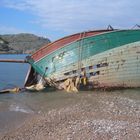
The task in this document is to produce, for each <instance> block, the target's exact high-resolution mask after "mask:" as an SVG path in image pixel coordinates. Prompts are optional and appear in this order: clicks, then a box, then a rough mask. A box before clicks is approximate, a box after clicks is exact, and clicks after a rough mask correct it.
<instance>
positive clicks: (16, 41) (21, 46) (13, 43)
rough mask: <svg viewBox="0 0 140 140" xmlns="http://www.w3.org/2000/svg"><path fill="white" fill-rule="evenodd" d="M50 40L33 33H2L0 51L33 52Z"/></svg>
mask: <svg viewBox="0 0 140 140" xmlns="http://www.w3.org/2000/svg"><path fill="white" fill-rule="evenodd" d="M48 43H50V40H49V39H47V38H43V37H38V36H36V35H33V34H25V33H21V34H15V35H0V53H33V52H35V51H36V50H38V49H39V48H41V47H42V46H44V45H46V44H48Z"/></svg>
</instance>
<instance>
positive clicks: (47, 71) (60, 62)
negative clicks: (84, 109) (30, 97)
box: [25, 29, 140, 89]
mask: <svg viewBox="0 0 140 140" xmlns="http://www.w3.org/2000/svg"><path fill="white" fill-rule="evenodd" d="M27 62H28V63H30V64H31V69H30V71H29V73H28V78H27V79H26V83H25V86H30V85H32V84H33V83H36V82H37V78H36V73H37V74H39V75H41V76H42V77H43V78H44V79H45V81H46V82H47V85H50V86H54V87H56V88H64V89H65V87H64V85H66V86H67V85H68V84H67V83H70V82H68V81H67V80H68V79H71V80H69V81H72V82H73V83H74V85H75V87H77V88H80V87H83V86H85V87H86V88H114V87H117V88H118V87H140V30H139V29H131V30H113V29H107V30H96V31H87V32H82V33H77V34H73V35H70V36H67V37H64V38H62V39H59V40H57V41H54V42H53V43H50V44H48V45H47V46H44V47H42V48H41V49H39V50H38V51H36V52H35V53H34V54H32V55H31V56H28V57H27Z"/></svg>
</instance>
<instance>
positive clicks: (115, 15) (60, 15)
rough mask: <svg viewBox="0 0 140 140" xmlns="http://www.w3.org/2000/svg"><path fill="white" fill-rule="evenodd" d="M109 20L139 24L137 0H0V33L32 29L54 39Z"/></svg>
mask: <svg viewBox="0 0 140 140" xmlns="http://www.w3.org/2000/svg"><path fill="white" fill-rule="evenodd" d="M109 24H110V25H111V26H113V27H114V28H120V29H122V28H132V27H133V26H134V25H136V24H140V0H0V34H17V33H33V34H36V35H39V36H43V37H47V38H49V39H50V40H52V41H54V40H57V39H59V38H62V37H64V36H67V35H70V34H74V33H77V32H83V31H88V30H96V29H106V28H107V26H108V25H109Z"/></svg>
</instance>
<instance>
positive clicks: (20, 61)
mask: <svg viewBox="0 0 140 140" xmlns="http://www.w3.org/2000/svg"><path fill="white" fill-rule="evenodd" d="M0 62H8V63H27V61H26V60H22V59H0Z"/></svg>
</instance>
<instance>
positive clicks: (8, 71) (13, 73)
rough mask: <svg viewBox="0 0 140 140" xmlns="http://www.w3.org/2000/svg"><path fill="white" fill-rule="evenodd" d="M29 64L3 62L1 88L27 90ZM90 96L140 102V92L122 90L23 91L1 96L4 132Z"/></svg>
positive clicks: (0, 123) (0, 122) (0, 130)
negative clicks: (76, 92) (38, 115)
mask: <svg viewBox="0 0 140 140" xmlns="http://www.w3.org/2000/svg"><path fill="white" fill-rule="evenodd" d="M25 57H26V55H0V59H24V58H25ZM28 68H29V64H17V63H16V64H15V63H0V89H5V88H12V87H15V86H20V87H23V85H24V80H25V77H26V74H27V71H28ZM89 94H93V96H94V94H96V96H95V97H98V94H108V96H110V97H114V95H115V96H121V97H123V98H130V99H134V100H140V90H139V89H133V90H129V89H127V90H118V91H112V92H105V93H103V92H102V91H98V92H97V91H88V92H86V91H84V92H80V93H79V94H69V93H65V92H63V91H56V92H54V91H45V92H27V91H26V92H23V93H19V94H12V93H9V94H0V133H3V132H7V131H10V130H11V129H12V128H14V127H15V128H17V126H19V125H21V124H22V122H23V121H24V119H26V118H27V117H28V116H31V115H34V113H40V112H44V111H45V112H46V111H48V110H50V109H55V108H59V107H63V106H66V105H71V104H75V103H78V101H79V100H81V98H86V97H87V96H88V95H89Z"/></svg>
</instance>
